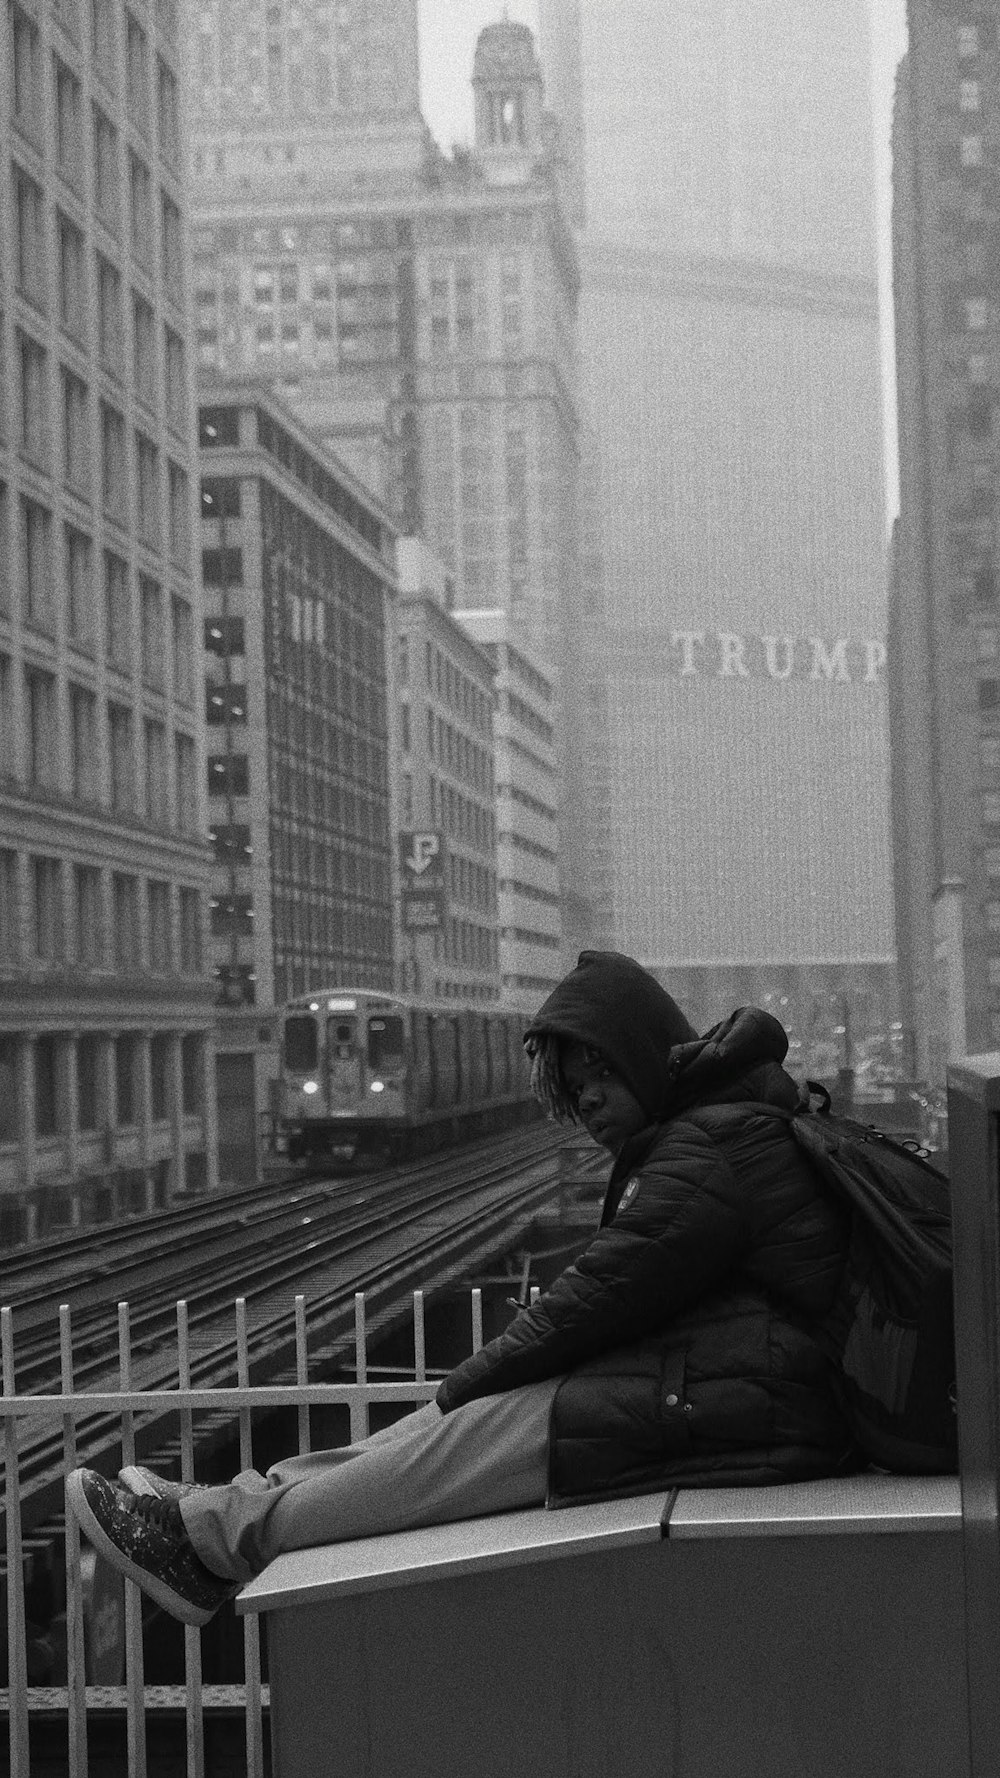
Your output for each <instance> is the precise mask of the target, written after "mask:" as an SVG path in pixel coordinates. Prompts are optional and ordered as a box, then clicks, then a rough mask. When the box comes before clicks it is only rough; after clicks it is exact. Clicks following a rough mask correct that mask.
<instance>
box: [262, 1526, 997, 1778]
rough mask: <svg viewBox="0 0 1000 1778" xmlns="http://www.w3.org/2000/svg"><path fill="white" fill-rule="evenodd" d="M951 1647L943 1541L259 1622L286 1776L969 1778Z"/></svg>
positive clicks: (541, 1567) (420, 1590)
mask: <svg viewBox="0 0 1000 1778" xmlns="http://www.w3.org/2000/svg"><path fill="white" fill-rule="evenodd" d="M560 1516H561V1515H559V1514H556V1513H552V1514H550V1515H549V1518H550V1519H551V1520H553V1521H554V1520H556V1519H557V1518H558V1517H560ZM961 1640H962V1586H961V1539H960V1538H959V1537H955V1536H950V1535H944V1536H942V1535H939V1534H937V1533H935V1532H930V1533H925V1534H924V1535H923V1536H920V1537H878V1536H865V1535H860V1536H854V1537H843V1538H829V1537H816V1538H808V1537H794V1538H783V1539H775V1540H773V1541H771V1540H757V1539H754V1538H744V1539H740V1540H736V1541H733V1542H731V1543H729V1544H727V1545H726V1546H725V1548H724V1550H720V1549H718V1548H716V1547H714V1546H713V1544H711V1543H710V1542H708V1541H699V1540H693V1541H690V1542H684V1541H681V1542H677V1543H675V1542H671V1541H670V1540H664V1539H659V1538H658V1539H655V1540H653V1541H650V1542H647V1543H641V1544H636V1545H634V1546H633V1547H626V1548H618V1549H613V1550H609V1551H597V1552H593V1551H592V1552H590V1553H587V1554H581V1555H579V1556H576V1557H574V1558H573V1559H571V1560H568V1561H556V1562H541V1563H527V1564H518V1565H517V1566H515V1567H512V1568H504V1569H493V1570H489V1571H484V1572H480V1573H477V1574H474V1575H469V1574H459V1575H456V1576H455V1577H453V1578H449V1579H439V1580H433V1581H430V1582H429V1584H427V1585H426V1586H418V1587H409V1588H402V1589H399V1590H395V1591H376V1592H373V1593H370V1594H367V1595H362V1596H357V1595H354V1596H348V1597H341V1598H334V1599H329V1600H327V1601H324V1602H322V1603H318V1604H313V1605H309V1604H306V1605H302V1606H300V1607H299V1608H298V1609H297V1610H295V1611H274V1612H272V1613H271V1614H270V1615H269V1619H268V1646H269V1649H270V1661H271V1668H270V1670H271V1710H272V1740H273V1744H274V1751H275V1762H276V1769H277V1771H278V1772H279V1773H280V1774H281V1778H441V1775H442V1774H448V1775H449V1778H450V1775H451V1774H460V1775H461V1778H467V1775H471V1774H475V1778H509V1775H510V1773H511V1771H513V1770H515V1769H517V1768H518V1767H519V1766H520V1765H522V1764H523V1763H524V1762H525V1761H527V1762H528V1764H529V1765H530V1766H531V1768H532V1770H535V1771H541V1772H544V1773H545V1778H621V1775H624V1778H968V1772H969V1767H968V1760H967V1757H966V1751H965V1743H966V1722H965V1684H964V1671H963V1659H962V1649H961Z"/></svg>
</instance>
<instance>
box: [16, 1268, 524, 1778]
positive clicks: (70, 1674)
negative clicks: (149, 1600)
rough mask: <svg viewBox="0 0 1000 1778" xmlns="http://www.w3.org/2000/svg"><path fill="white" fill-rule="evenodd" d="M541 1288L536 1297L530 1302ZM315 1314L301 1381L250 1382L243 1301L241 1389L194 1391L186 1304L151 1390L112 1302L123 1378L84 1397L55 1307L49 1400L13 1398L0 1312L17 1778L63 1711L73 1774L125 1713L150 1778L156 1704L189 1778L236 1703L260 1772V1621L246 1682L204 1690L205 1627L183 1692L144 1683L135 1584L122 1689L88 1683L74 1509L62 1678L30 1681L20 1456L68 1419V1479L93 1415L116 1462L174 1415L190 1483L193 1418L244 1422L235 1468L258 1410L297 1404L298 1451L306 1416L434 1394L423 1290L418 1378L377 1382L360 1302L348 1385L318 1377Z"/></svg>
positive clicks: (264, 1697)
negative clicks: (313, 1375)
mask: <svg viewBox="0 0 1000 1778" xmlns="http://www.w3.org/2000/svg"><path fill="white" fill-rule="evenodd" d="M536 1295H537V1292H535V1291H533V1292H532V1296H533V1297H534V1296H536ZM306 1332H307V1310H306V1299H305V1297H303V1296H297V1297H296V1298H295V1382H294V1383H273V1384H251V1383H250V1361H249V1344H248V1330H247V1312H246V1302H245V1299H243V1298H238V1299H237V1301H236V1304H235V1344H236V1351H235V1358H236V1379H237V1381H236V1386H235V1387H231V1388H210V1389H198V1388H192V1387H191V1345H190V1337H189V1329H188V1314H187V1304H186V1303H185V1302H179V1303H178V1304H177V1364H176V1370H177V1378H178V1387H177V1388H169V1389H157V1390H144V1389H141V1388H136V1387H134V1385H133V1363H132V1343H131V1337H130V1318H129V1305H128V1303H125V1302H123V1303H119V1305H118V1378H117V1386H116V1387H114V1388H110V1389H105V1390H101V1389H88V1390H86V1391H84V1392H80V1393H78V1392H76V1391H75V1389H74V1384H73V1335H72V1325H71V1317H70V1310H69V1307H68V1306H67V1305H66V1304H64V1305H63V1306H62V1307H61V1308H60V1310H59V1345H60V1390H59V1393H58V1394H53V1395H40V1394H39V1395H32V1394H20V1395H19V1394H18V1391H17V1365H16V1349H15V1328H14V1315H13V1312H12V1310H10V1309H9V1308H5V1309H2V1310H0V1357H2V1363H3V1391H2V1394H0V1418H2V1420H3V1434H4V1505H5V1509H6V1525H7V1550H6V1568H7V1575H6V1581H7V1642H8V1685H7V1689H6V1692H0V1707H2V1708H3V1709H5V1710H6V1712H7V1715H8V1720H9V1739H10V1775H11V1778H31V1719H32V1717H33V1715H40V1714H42V1713H44V1714H45V1715H46V1716H47V1717H49V1718H51V1717H52V1716H53V1715H56V1716H59V1715H60V1714H61V1715H63V1716H64V1719H65V1729H66V1744H67V1747H68V1774H69V1778H88V1720H89V1719H90V1717H91V1715H92V1713H93V1712H94V1711H95V1710H98V1709H99V1710H101V1711H107V1710H108V1709H109V1708H111V1709H116V1708H117V1709H118V1710H121V1711H123V1712H124V1716H125V1727H126V1742H127V1769H128V1772H129V1778H146V1770H147V1756H146V1717H147V1712H148V1711H149V1710H153V1709H158V1710H162V1709H164V1708H167V1709H173V1710H176V1711H178V1712H181V1711H183V1713H184V1717H185V1722H186V1750H187V1751H186V1760H187V1766H186V1769H187V1778H205V1773H206V1767H205V1734H204V1723H205V1712H206V1709H212V1708H219V1707H223V1708H228V1709H230V1710H232V1709H234V1708H235V1709H237V1710H238V1709H240V1708H242V1710H243V1713H244V1718H245V1735H246V1771H247V1778H263V1774H264V1725H265V1711H266V1709H267V1705H268V1701H269V1700H268V1693H267V1686H266V1685H265V1684H264V1683H263V1682H262V1678H261V1650H260V1640H259V1638H260V1628H259V1622H258V1619H257V1617H256V1616H254V1615H250V1616H247V1617H245V1618H244V1619H243V1620H242V1628H243V1658H244V1680H243V1684H242V1685H234V1686H232V1685H231V1686H221V1685H208V1684H205V1683H203V1680H202V1660H201V1633H200V1631H198V1630H196V1629H192V1628H190V1627H188V1626H185V1629H184V1684H183V1685H176V1686H162V1685H157V1686H147V1685H146V1683H145V1678H144V1655H143V1634H142V1609H141V1597H140V1594H139V1591H138V1589H137V1588H136V1587H135V1586H133V1585H132V1583H131V1582H126V1583H125V1590H124V1592H125V1610H124V1684H123V1685H99V1684H95V1683H92V1682H91V1681H90V1680H89V1678H88V1670H87V1669H88V1649H87V1643H86V1626H85V1618H84V1586H83V1571H82V1567H81V1548H80V1533H79V1529H78V1527H77V1525H76V1522H75V1519H74V1518H73V1515H72V1514H71V1513H67V1515H66V1526H65V1566H66V1683H65V1685H55V1686H52V1685H49V1686H36V1685H30V1684H29V1683H28V1663H27V1637H28V1625H27V1614H26V1610H25V1580H24V1575H25V1541H24V1537H23V1533H22V1524H21V1492H22V1491H21V1481H20V1475H19V1449H20V1445H21V1441H22V1432H23V1431H26V1430H28V1429H30V1431H31V1432H33V1433H37V1432H38V1430H39V1428H40V1427H44V1426H45V1425H46V1424H48V1425H50V1426H51V1425H52V1424H53V1423H55V1424H61V1426H62V1437H63V1459H64V1464H65V1469H66V1472H67V1474H68V1473H69V1471H70V1470H71V1469H73V1468H75V1467H76V1465H77V1463H78V1461H79V1458H78V1455H77V1452H78V1444H79V1442H80V1428H81V1422H82V1423H84V1432H85V1423H86V1421H87V1420H88V1418H90V1417H91V1416H93V1415H97V1414H105V1415H106V1414H111V1415H113V1416H116V1417H120V1423H121V1454H122V1463H123V1464H127V1463H133V1462H134V1461H135V1457H136V1435H137V1433H138V1432H141V1431H142V1430H143V1429H144V1428H147V1427H149V1426H150V1425H152V1424H153V1423H154V1422H159V1421H163V1420H164V1419H165V1418H166V1417H167V1416H176V1418H177V1421H178V1423H179V1427H180V1465H181V1477H182V1479H183V1480H194V1459H195V1446H196V1436H195V1425H196V1420H197V1416H198V1415H199V1413H205V1412H209V1413H212V1414H215V1415H218V1413H219V1412H220V1411H225V1412H229V1413H231V1414H232V1416H233V1419H234V1421H235V1422H236V1423H237V1425H238V1433H239V1455H240V1467H241V1468H250V1467H251V1466H252V1464H253V1448H252V1447H253V1436H252V1414H253V1412H254V1410H255V1409H272V1410H273V1409H275V1408H288V1407H295V1408H296V1409H297V1410H298V1413H297V1421H298V1450H299V1453H300V1454H301V1453H304V1452H306V1451H308V1450H309V1448H310V1426H309V1410H310V1408H312V1407H328V1406H331V1405H334V1404H339V1405H344V1406H346V1407H347V1409H348V1411H349V1414H350V1432H351V1439H352V1441H355V1440H358V1439H362V1438H365V1437H367V1434H368V1429H369V1409H370V1408H371V1407H372V1406H373V1405H374V1404H376V1403H395V1404H401V1405H405V1406H411V1407H412V1406H416V1405H418V1404H419V1403H422V1402H425V1401H428V1400H430V1399H431V1398H432V1397H433V1395H434V1392H435V1389H436V1387H437V1383H436V1382H435V1381H433V1380H430V1379H429V1378H428V1374H427V1362H426V1347H425V1336H424V1294H423V1292H422V1291H419V1290H418V1291H415V1292H414V1294H413V1349H414V1365H413V1375H412V1377H409V1376H407V1377H405V1378H403V1379H402V1380H401V1381H398V1382H371V1381H370V1380H369V1365H368V1327H367V1321H366V1314H365V1297H364V1293H363V1292H359V1293H358V1294H357V1296H356V1297H355V1314H354V1345H355V1354H354V1357H355V1363H354V1371H355V1381H354V1382H353V1383H345V1382H337V1383H310V1382H309V1378H308V1369H309V1367H308V1348H307V1340H306ZM470 1333H471V1350H472V1351H478V1349H479V1347H480V1346H481V1345H482V1337H483V1309H482V1293H481V1291H479V1290H473V1291H472V1292H471V1300H470Z"/></svg>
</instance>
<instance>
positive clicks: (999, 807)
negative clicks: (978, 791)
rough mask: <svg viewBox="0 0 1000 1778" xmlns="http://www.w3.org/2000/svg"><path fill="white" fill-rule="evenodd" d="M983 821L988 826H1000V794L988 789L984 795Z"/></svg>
mask: <svg viewBox="0 0 1000 1778" xmlns="http://www.w3.org/2000/svg"><path fill="white" fill-rule="evenodd" d="M983 823H984V825H985V826H986V827H1000V794H998V793H997V792H996V791H993V790H988V791H987V792H986V794H985V796H984V797H983Z"/></svg>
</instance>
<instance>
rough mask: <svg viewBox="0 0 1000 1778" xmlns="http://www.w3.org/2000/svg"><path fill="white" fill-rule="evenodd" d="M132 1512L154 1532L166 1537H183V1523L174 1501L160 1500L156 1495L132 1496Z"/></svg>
mask: <svg viewBox="0 0 1000 1778" xmlns="http://www.w3.org/2000/svg"><path fill="white" fill-rule="evenodd" d="M132 1511H133V1512H134V1513H138V1515H139V1517H140V1519H145V1520H146V1522H147V1524H149V1525H152V1527H153V1529H154V1530H156V1531H162V1532H165V1533H166V1535H167V1536H168V1537H177V1538H179V1537H183V1535H184V1521H183V1519H182V1518H181V1515H180V1511H179V1510H178V1506H177V1502H176V1500H161V1499H160V1497H159V1495H158V1494H133V1495H132Z"/></svg>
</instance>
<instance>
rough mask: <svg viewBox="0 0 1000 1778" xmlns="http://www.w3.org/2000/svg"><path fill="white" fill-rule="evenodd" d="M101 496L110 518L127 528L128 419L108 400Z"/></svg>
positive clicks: (104, 414) (103, 426)
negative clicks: (126, 431) (126, 428)
mask: <svg viewBox="0 0 1000 1778" xmlns="http://www.w3.org/2000/svg"><path fill="white" fill-rule="evenodd" d="M101 496H102V499H103V502H104V510H105V512H106V513H107V514H108V515H109V517H111V518H113V519H115V520H116V521H117V523H118V524H119V525H121V526H123V527H127V524H128V504H127V502H128V488H127V465H126V460H125V420H124V417H123V416H122V415H121V414H120V413H119V412H118V409H117V408H114V407H111V406H110V405H109V403H108V402H106V401H102V402H101Z"/></svg>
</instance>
